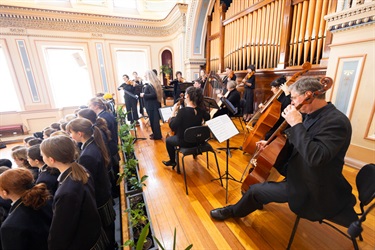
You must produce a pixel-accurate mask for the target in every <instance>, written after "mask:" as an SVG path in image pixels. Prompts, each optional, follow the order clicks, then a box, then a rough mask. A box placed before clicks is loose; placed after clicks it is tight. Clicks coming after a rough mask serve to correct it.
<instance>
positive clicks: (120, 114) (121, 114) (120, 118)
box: [117, 106, 129, 124]
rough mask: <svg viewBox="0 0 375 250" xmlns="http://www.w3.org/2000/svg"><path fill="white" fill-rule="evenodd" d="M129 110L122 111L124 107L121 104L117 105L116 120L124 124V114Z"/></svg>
mask: <svg viewBox="0 0 375 250" xmlns="http://www.w3.org/2000/svg"><path fill="white" fill-rule="evenodd" d="M128 113H129V112H125V111H124V107H123V106H119V107H118V108H117V121H118V122H119V123H120V124H125V123H126V116H127V114H128Z"/></svg>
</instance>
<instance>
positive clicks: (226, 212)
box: [210, 207, 233, 220]
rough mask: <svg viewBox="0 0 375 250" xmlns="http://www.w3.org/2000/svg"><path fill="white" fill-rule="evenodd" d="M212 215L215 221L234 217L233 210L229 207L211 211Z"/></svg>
mask: <svg viewBox="0 0 375 250" xmlns="http://www.w3.org/2000/svg"><path fill="white" fill-rule="evenodd" d="M210 215H211V217H212V218H214V219H215V220H226V219H229V218H232V217H233V214H232V210H231V209H230V208H229V207H222V208H216V209H214V210H211V212H210Z"/></svg>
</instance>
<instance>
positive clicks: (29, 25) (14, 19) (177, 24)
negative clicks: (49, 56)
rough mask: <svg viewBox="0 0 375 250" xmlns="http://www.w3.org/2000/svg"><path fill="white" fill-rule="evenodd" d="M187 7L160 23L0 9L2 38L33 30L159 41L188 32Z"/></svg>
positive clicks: (127, 18) (66, 12) (45, 11)
mask: <svg viewBox="0 0 375 250" xmlns="http://www.w3.org/2000/svg"><path fill="white" fill-rule="evenodd" d="M186 12H187V4H181V3H178V4H176V5H175V7H174V8H173V9H172V11H171V12H170V13H169V14H168V16H167V17H166V18H164V19H161V20H152V19H138V18H129V17H118V16H109V15H98V14H85V13H76V12H68V11H57V10H46V9H35V8H26V7H15V6H7V5H0V27H4V28H8V29H1V32H0V34H9V35H14V34H17V35H27V34H30V32H32V31H30V30H31V29H38V30H40V29H41V30H55V31H57V30H58V31H70V32H87V33H90V34H91V35H92V36H93V37H94V38H103V37H104V36H105V35H104V34H117V35H128V36H147V37H160V36H169V35H172V34H174V33H176V32H179V31H181V29H185V27H186Z"/></svg>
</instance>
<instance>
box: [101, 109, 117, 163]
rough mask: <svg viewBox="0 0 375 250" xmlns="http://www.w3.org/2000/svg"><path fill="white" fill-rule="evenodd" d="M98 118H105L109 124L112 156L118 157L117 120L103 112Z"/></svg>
mask: <svg viewBox="0 0 375 250" xmlns="http://www.w3.org/2000/svg"><path fill="white" fill-rule="evenodd" d="M98 117H101V118H103V119H104V120H105V121H106V122H107V127H108V130H109V131H111V140H110V141H109V144H108V146H109V150H110V151H111V155H112V156H113V155H116V154H117V153H118V148H117V144H118V134H117V121H116V118H115V117H114V116H113V115H112V114H111V113H109V112H107V111H105V110H103V111H102V112H100V113H99V114H98Z"/></svg>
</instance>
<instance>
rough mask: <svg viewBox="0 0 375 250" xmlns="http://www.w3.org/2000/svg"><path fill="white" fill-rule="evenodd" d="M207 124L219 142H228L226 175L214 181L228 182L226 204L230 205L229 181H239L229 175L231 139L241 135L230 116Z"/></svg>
mask: <svg viewBox="0 0 375 250" xmlns="http://www.w3.org/2000/svg"><path fill="white" fill-rule="evenodd" d="M206 124H207V125H208V127H209V128H210V130H211V132H212V133H213V134H214V135H215V137H216V138H217V140H218V141H219V142H220V143H221V142H223V141H225V140H226V141H227V148H226V149H227V150H226V152H227V154H226V168H225V173H224V174H223V175H222V176H220V177H219V178H216V179H213V180H212V181H214V180H218V179H220V178H222V179H223V178H224V179H226V180H227V182H226V186H225V203H228V182H229V180H233V181H237V182H240V181H238V180H236V179H235V178H234V177H233V176H232V175H231V174H230V173H229V153H228V152H229V150H230V149H229V139H230V138H232V137H233V136H235V135H237V134H239V133H240V132H239V131H238V129H237V127H236V126H235V125H234V123H233V121H232V120H231V119H230V118H229V116H228V115H221V116H218V117H216V118H214V119H211V120H208V121H206Z"/></svg>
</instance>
